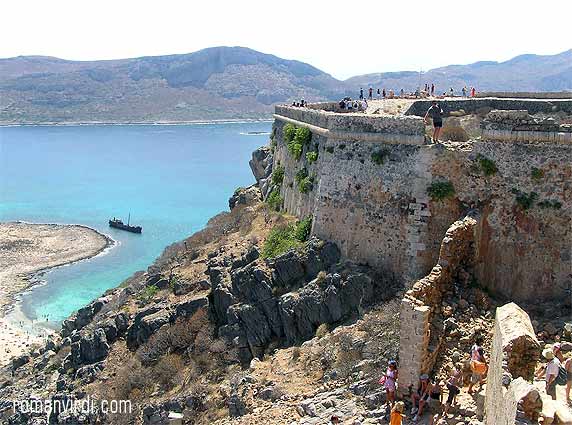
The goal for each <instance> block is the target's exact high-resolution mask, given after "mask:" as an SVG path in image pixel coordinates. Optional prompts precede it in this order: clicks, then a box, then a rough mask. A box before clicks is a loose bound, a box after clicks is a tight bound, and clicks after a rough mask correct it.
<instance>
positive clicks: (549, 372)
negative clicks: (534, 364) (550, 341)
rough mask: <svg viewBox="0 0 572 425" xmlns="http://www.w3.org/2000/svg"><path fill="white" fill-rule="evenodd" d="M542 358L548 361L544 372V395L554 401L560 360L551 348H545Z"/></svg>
mask: <svg viewBox="0 0 572 425" xmlns="http://www.w3.org/2000/svg"><path fill="white" fill-rule="evenodd" d="M542 356H543V357H544V358H545V359H546V360H548V363H546V372H545V375H544V376H545V377H544V379H545V380H546V394H548V395H549V396H550V397H552V400H556V378H558V372H560V360H558V358H557V357H556V356H555V355H554V351H552V348H545V349H544V351H543V352H542Z"/></svg>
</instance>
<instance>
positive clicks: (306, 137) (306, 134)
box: [294, 127, 312, 145]
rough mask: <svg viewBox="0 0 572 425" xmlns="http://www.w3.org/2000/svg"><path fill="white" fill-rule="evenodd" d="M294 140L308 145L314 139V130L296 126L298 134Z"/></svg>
mask: <svg viewBox="0 0 572 425" xmlns="http://www.w3.org/2000/svg"><path fill="white" fill-rule="evenodd" d="M294 140H296V141H297V142H299V143H301V144H302V145H307V144H309V143H310V141H311V140H312V132H311V131H310V129H309V128H307V127H298V128H296V135H295V136H294Z"/></svg>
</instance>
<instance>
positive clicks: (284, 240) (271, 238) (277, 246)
mask: <svg viewBox="0 0 572 425" xmlns="http://www.w3.org/2000/svg"><path fill="white" fill-rule="evenodd" d="M311 229H312V218H311V217H308V218H305V219H304V220H301V221H298V222H297V223H296V224H288V225H286V226H284V225H281V226H276V227H274V228H273V229H272V230H271V231H270V233H269V235H268V237H267V238H266V241H265V242H264V246H263V247H262V258H273V257H276V256H278V255H280V254H283V253H285V252H286V251H288V250H290V249H293V248H299V247H301V246H302V245H303V243H304V242H306V241H307V240H308V238H309V237H310V230H311Z"/></svg>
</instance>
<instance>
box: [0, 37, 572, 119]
mask: <svg viewBox="0 0 572 425" xmlns="http://www.w3.org/2000/svg"><path fill="white" fill-rule="evenodd" d="M420 82H421V85H423V84H424V83H435V84H436V86H437V90H438V91H441V90H442V91H445V90H448V89H449V87H454V88H455V90H459V89H460V88H461V87H462V86H464V85H466V86H475V87H476V88H477V89H478V90H479V91H489V90H502V91H563V90H572V49H571V50H568V51H565V52H562V53H560V54H557V55H545V56H541V55H522V56H517V57H515V58H513V59H511V60H508V61H506V62H476V63H473V64H470V65H451V66H446V67H442V68H435V69H432V70H430V71H427V72H425V73H423V74H420V73H419V72H413V71H405V72H387V73H377V74H367V75H360V76H355V77H352V78H349V79H347V80H344V81H341V80H338V79H336V78H334V77H332V76H331V75H329V74H327V73H325V72H323V71H321V70H319V69H317V68H315V67H313V66H312V65H309V64H306V63H303V62H299V61H295V60H286V59H281V58H279V57H277V56H274V55H269V54H265V53H260V52H257V51H255V50H252V49H248V48H244V47H213V48H208V49H204V50H200V51H197V52H194V53H190V54H182V55H167V56H154V57H140V58H133V59H120V60H105V61H69V60H64V59H58V58H53V57H46V56H18V57H14V58H7V59H0V123H4V124H6V123H42V122H95V121H98V122H157V121H192V120H211V119H248V118H263V117H269V116H270V114H271V112H272V109H273V105H274V104H276V103H283V102H291V101H292V100H293V99H300V98H305V99H307V100H310V101H320V100H327V99H338V98H340V97H343V96H345V95H350V96H352V95H353V96H356V94H357V93H358V91H359V88H360V87H363V88H364V89H365V88H367V87H369V86H373V87H375V88H377V87H385V88H387V89H389V88H393V89H394V90H400V89H401V88H403V89H404V90H406V91H412V90H415V88H416V87H417V86H418V85H419V83H420Z"/></svg>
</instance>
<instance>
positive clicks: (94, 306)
mask: <svg viewBox="0 0 572 425" xmlns="http://www.w3.org/2000/svg"><path fill="white" fill-rule="evenodd" d="M108 302H109V298H108V297H100V298H98V299H96V300H94V301H92V302H91V303H89V304H88V305H86V306H85V307H82V308H80V309H79V310H78V311H77V312H76V313H75V314H73V315H72V316H70V318H69V319H66V320H64V321H63V323H62V330H61V332H60V333H61V335H62V337H64V338H65V337H68V336H70V335H71V334H72V332H73V331H79V330H81V329H83V328H84V327H85V326H86V325H88V324H89V323H90V322H91V321H92V320H93V318H94V317H95V315H96V314H97V313H99V312H100V311H101V309H102V308H103V306H104V305H105V304H107V303H108Z"/></svg>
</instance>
